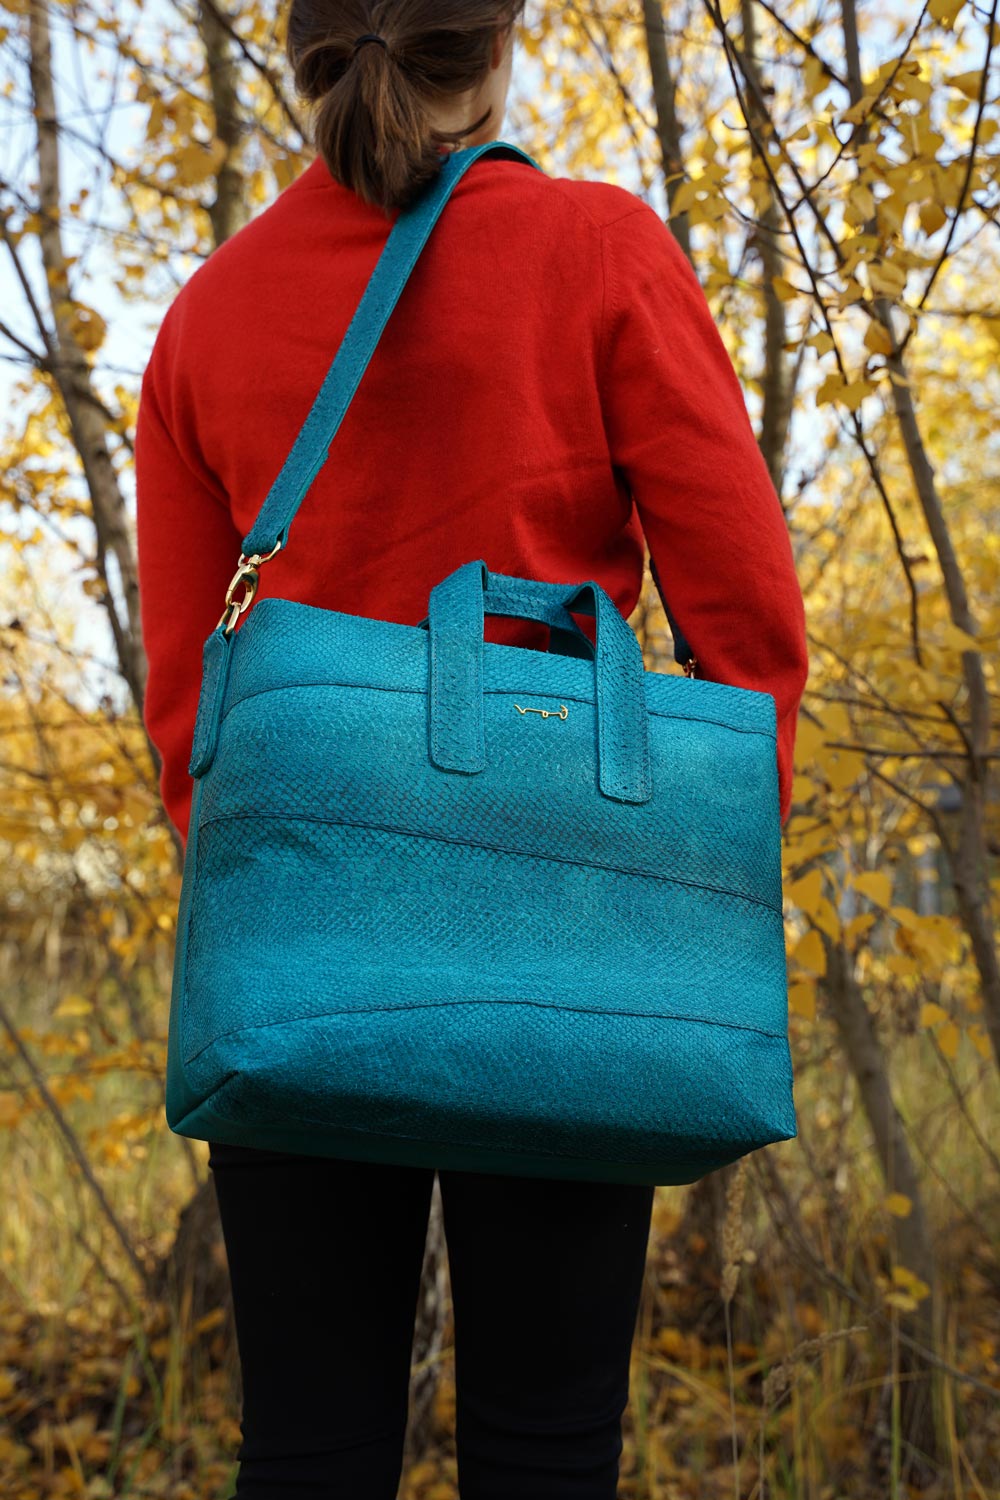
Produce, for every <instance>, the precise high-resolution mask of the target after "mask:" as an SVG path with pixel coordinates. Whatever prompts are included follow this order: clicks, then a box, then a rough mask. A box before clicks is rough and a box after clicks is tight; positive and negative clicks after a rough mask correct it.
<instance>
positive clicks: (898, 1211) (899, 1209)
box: [885, 1193, 913, 1219]
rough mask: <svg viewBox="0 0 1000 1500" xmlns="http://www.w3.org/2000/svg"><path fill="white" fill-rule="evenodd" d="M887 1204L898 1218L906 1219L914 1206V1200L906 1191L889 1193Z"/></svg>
mask: <svg viewBox="0 0 1000 1500" xmlns="http://www.w3.org/2000/svg"><path fill="white" fill-rule="evenodd" d="M885 1206H886V1208H887V1209H888V1211H889V1213H891V1214H893V1215H894V1216H895V1217H896V1218H897V1219H905V1218H907V1217H908V1215H909V1214H910V1211H911V1210H912V1208H913V1200H912V1199H911V1198H908V1197H907V1196H906V1194H905V1193H889V1195H888V1196H887V1198H886V1200H885Z"/></svg>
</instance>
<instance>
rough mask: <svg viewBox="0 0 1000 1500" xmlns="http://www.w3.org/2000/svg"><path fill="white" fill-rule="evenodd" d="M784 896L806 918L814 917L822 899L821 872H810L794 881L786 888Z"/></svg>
mask: <svg viewBox="0 0 1000 1500" xmlns="http://www.w3.org/2000/svg"><path fill="white" fill-rule="evenodd" d="M785 894H786V896H787V897H788V899H789V901H791V902H792V904H793V905H794V906H797V907H798V908H799V911H801V912H805V914H806V916H807V917H812V916H815V915H816V911H817V910H818V908H819V903H820V901H821V900H822V897H823V872H822V870H810V871H809V874H808V875H803V876H802V878H801V880H794V881H793V882H792V884H791V885H789V886H787V887H786V889H785Z"/></svg>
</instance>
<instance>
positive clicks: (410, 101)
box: [285, 0, 525, 212]
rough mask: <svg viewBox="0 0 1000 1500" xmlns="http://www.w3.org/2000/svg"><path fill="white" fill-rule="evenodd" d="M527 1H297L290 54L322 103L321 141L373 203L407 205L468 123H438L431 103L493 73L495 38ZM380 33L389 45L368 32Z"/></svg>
mask: <svg viewBox="0 0 1000 1500" xmlns="http://www.w3.org/2000/svg"><path fill="white" fill-rule="evenodd" d="M524 5H525V0H391V3H390V4H388V5H387V4H384V3H382V0H292V3H291V6H290V8H289V12H288V36H287V39H286V44H285V52H286V55H287V57H288V60H289V62H290V63H291V65H292V69H293V75H294V83H295V88H296V91H297V93H298V94H299V96H300V97H301V98H304V99H306V100H308V101H309V102H310V103H312V104H314V105H315V108H314V110H313V114H312V132H313V140H314V144H315V146H316V149H317V151H319V153H320V154H321V156H322V157H323V159H324V161H325V162H326V164H327V166H328V167H329V169H330V174H331V176H332V177H334V178H335V179H336V180H337V181H338V182H341V183H343V184H344V185H345V186H346V187H349V188H353V190H354V191H355V192H356V193H357V194H358V195H359V196H360V197H361V198H363V199H364V200H365V202H366V203H370V204H373V205H377V206H378V207H380V208H382V209H383V210H385V211H387V212H388V211H389V210H390V209H392V208H404V207H405V206H406V205H407V204H408V203H410V202H411V201H412V200H413V199H414V198H415V197H417V196H418V194H419V193H420V191H421V189H422V188H423V187H424V186H425V184H427V183H428V182H430V181H431V180H432V179H433V178H434V177H436V176H437V173H438V172H439V170H440V167H441V160H440V157H441V152H442V151H443V150H444V149H445V148H446V147H447V146H449V145H457V144H458V143H459V142H460V141H461V139H462V137H463V136H466V135H471V134H472V133H473V132H474V131H476V130H478V129H479V128H480V126H482V125H483V124H485V123H486V121H487V120H488V119H489V113H490V112H489V110H487V112H486V114H484V115H481V116H480V118H479V119H478V120H473V121H470V122H469V124H468V125H467V126H466V127H465V128H464V129H463V130H451V131H443V130H438V129H436V128H435V127H433V126H432V125H431V123H430V120H429V118H428V115H427V106H428V105H430V106H433V105H435V104H444V103H446V101H447V100H449V99H451V98H455V97H457V96H458V95H461V94H464V93H466V92H467V91H469V90H471V89H474V88H476V87H477V86H478V85H479V84H481V83H482V82H483V81H484V79H485V78H486V77H487V75H488V72H489V65H490V53H491V50H492V46H493V39H494V36H495V34H496V32H497V30H498V29H501V28H503V27H504V26H506V25H507V24H508V23H512V22H513V21H514V20H515V19H516V18H517V17H518V16H519V15H520V13H521V11H522V10H523V9H524ZM372 32H375V33H376V34H377V35H381V36H382V37H384V39H385V43H386V45H385V46H384V47H383V46H380V45H378V43H377V42H366V43H365V44H364V45H363V46H360V47H359V48H358V49H357V51H355V50H354V43H355V41H356V40H357V38H358V37H360V36H363V35H365V34H366V33H372Z"/></svg>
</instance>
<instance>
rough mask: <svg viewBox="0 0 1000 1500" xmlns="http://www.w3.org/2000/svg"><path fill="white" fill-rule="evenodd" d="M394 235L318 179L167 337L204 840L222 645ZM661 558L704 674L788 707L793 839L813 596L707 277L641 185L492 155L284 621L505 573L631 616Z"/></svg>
mask: <svg viewBox="0 0 1000 1500" xmlns="http://www.w3.org/2000/svg"><path fill="white" fill-rule="evenodd" d="M393 217H394V216H393ZM390 227H391V220H390V219H387V218H386V217H385V216H384V215H383V214H382V213H381V212H380V211H379V210H377V209H375V208H371V207H369V206H367V205H366V204H364V203H363V202H362V200H361V199H360V198H358V197H357V195H356V194H354V193H353V192H351V191H350V190H349V189H348V188H345V187H342V186H340V185H339V184H338V183H337V182H335V181H334V180H333V178H332V177H331V176H330V173H329V171H328V169H327V167H326V164H325V162H324V161H323V159H322V157H317V158H316V159H315V160H314V161H313V162H312V164H311V165H310V166H309V167H308V168H307V169H306V170H305V171H304V172H303V173H302V174H301V175H300V176H299V177H298V178H297V180H296V181H295V182H293V183H292V184H291V185H290V186H289V187H287V188H285V189H284V190H283V191H282V192H281V193H280V194H279V195H278V196H277V198H276V199H275V200H274V201H273V202H272V203H271V204H270V205H269V207H268V208H267V209H265V210H264V211H263V212H261V213H260V214H259V215H258V216H257V217H256V218H255V219H253V220H252V221H251V222H250V223H249V224H247V225H246V226H245V227H244V228H243V229H241V230H240V231H239V232H238V233H237V234H235V235H234V236H233V237H232V238H231V239H230V240H228V241H227V242H226V243H225V244H224V245H221V246H220V247H219V249H218V250H216V251H215V252H214V254H213V255H212V256H211V257H210V258H209V259H208V260H207V261H206V262H205V263H204V264H203V265H201V266H199V267H198V269H197V270H196V271H195V272H194V274H193V275H192V276H191V277H190V278H189V280H188V281H187V283H186V284H185V286H184V287H183V288H182V289H181V291H180V292H179V294H178V295H177V296H176V297H175V298H174V300H173V302H172V304H171V305H170V307H169V308H168V310H167V312H166V315H165V316H164V318H163V321H162V323H161V325H160V328H159V331H158V333H157V336H156V340H155V344H154V347H153V351H152V354H151V356H150V359H149V363H148V365H147V368H146V371H145V374H144V376H143V381H142V392H141V400H140V405H139V415H138V425H137V431H136V447H135V462H136V504H137V531H138V554H139V591H140V605H141V614H142V626H143V633H144V637H145V645H146V652H147V656H148V661H149V678H148V686H147V694H146V702H145V710H144V718H145V723H146V726H147V728H148V731H149V734H150V737H151V739H152V741H153V743H154V744H155V745H156V746H157V748H158V750H159V751H160V754H161V755H162V758H163V771H162V775H161V782H160V789H161V793H162V796H163V801H164V806H165V807H166V811H167V814H168V816H169V817H170V819H171V820H172V821H173V823H174V824H175V825H176V827H177V828H178V830H179V832H180V834H181V836H182V838H183V839H185V840H186V837H187V826H188V818H189V815H190V805H191V789H192V781H191V778H190V776H189V775H188V770H187V763H188V759H189V756H190V753H191V740H192V734H193V729H194V720H195V710H196V706H197V700H198V690H199V686H200V676H201V651H202V645H203V643H204V640H205V637H206V636H207V635H208V634H209V632H210V631H211V630H212V629H213V628H214V626H215V625H216V624H217V623H218V620H219V617H220V616H221V614H222V611H223V607H224V597H225V591H226V586H227V585H228V583H229V580H230V579H231V577H232V575H233V573H234V571H235V569H236V565H237V561H238V558H239V553H240V545H241V540H242V538H243V536H244V535H245V534H246V533H247V532H248V531H249V529H250V526H251V523H252V522H253V520H254V517H255V516H256V514H257V511H258V510H259V508H260V506H261V503H262V502H263V499H264V496H265V495H266V494H267V492H268V490H269V489H270V487H271V484H272V482H273V480H274V478H275V475H276V474H277V473H278V470H279V469H280V467H281V465H282V463H283V461H284V459H285V456H286V454H287V453H288V450H289V449H290V448H291V446H292V443H293V442H294V440H295V436H296V434H297V432H298V430H299V428H300V426H301V425H302V422H303V421H304V420H305V417H306V414H307V412H308V411H309V408H310V407H311V405H312V402H313V400H314V398H315V396H316V392H317V391H318V390H319V387H320V385H321V384H322V381H323V378H324V376H325V375H326V372H327V369H328V368H329V365H330V362H331V360H332V358H333V355H334V353H335V351H336V349H337V347H338V346H339V344H340V341H341V338H342V337H343V334H344V331H345V329H346V328H347V324H348V322H349V320H350V318H351V316H352V315H353V313H354V310H355V308H356V306H357V304H358V301H359V300H360V297H361V294H362V292H363V290H364V287H365V283H366V282H367V280H368V277H369V276H370V274H371V272H372V269H373V267H374V265H375V261H376V260H377V258H378V256H379V253H380V252H381V250H382V247H383V245H384V244H385V240H386V237H387V235H388V233H389V229H390ZM644 536H645V540H646V541H647V542H648V545H649V550H650V555H651V558H652V561H653V563H654V565H655V567H656V570H657V573H658V575H659V578H660V581H661V583H662V586H663V590H664V594H665V596H666V600H667V603H668V604H669V606H670V610H671V613H672V615H673V616H674V618H675V620H676V621H677V623H678V625H679V627H680V629H681V630H682V631H683V633H684V635H685V637H686V639H687V641H688V643H689V645H690V647H691V649H692V650H693V652H694V654H695V656H696V657H697V660H698V675H699V676H701V677H705V678H710V679H712V680H714V681H716V682H725V683H731V684H733V685H735V686H738V687H748V688H756V689H758V690H762V691H764V692H768V693H772V694H773V695H774V698H775V702H776V705H777V717H778V745H777V757H778V773H779V786H780V803H781V817H782V820H784V819H785V818H787V815H788V810H789V807H790V802H791V787H792V749H793V743H794V736H795V725H796V718H797V714H798V708H799V701H800V698H801V695H802V691H803V688H804V686H805V680H806V672H807V652H806V636H805V614H804V609H803V601H802V595H801V592H800V589H799V584H798V580H797V577H796V573H795V568H794V564H793V559H792V550H791V544H790V540H789V536H788V531H787V528H786V526H785V522H784V518H783V516H782V512H781V507H780V504H779V502H778V497H777V495H776V493H775V490H774V486H773V485H772V483H771V480H770V477H769V475H768V472H767V468H766V466H765V464H764V461H763V458H762V457H761V453H760V450H759V449H758V447H757V443H756V441H755V439H754V434H753V429H752V426H751V423H750V419H749V416H748V413H747V409H746V405H745V403H744V399H743V393H742V390H741V388H740V385H739V382H738V380H737V377H736V373H735V371H734V369H733V366H732V363H731V362H730V359H729V356H728V354H727V353H726V349H725V346H724V344H723V342H722V339H721V337H720V335H719V332H718V329H717V328H716V326H715V323H714V321H713V319H712V316H711V313H710V311H709V308H708V304H707V302H706V300H705V296H704V293H703V292H702V289H701V286H700V283H699V282H698V280H697V277H696V276H695V274H694V272H693V271H692V269H691V267H690V265H689V264H688V262H687V260H686V259H685V257H684V255H683V254H682V253H681V251H680V249H679V248H678V245H677V242H676V240H675V239H674V237H673V235H672V234H671V233H670V231H669V229H668V228H667V227H666V226H665V224H664V223H663V221H662V220H661V219H660V218H659V216H658V215H657V214H656V212H655V211H654V210H653V209H652V208H650V207H649V206H648V205H647V204H645V203H644V202H643V201H642V200H641V199H640V198H638V197H636V196H635V195H634V194H633V193H631V192H629V191H628V190H627V189H625V188H622V187H618V186H616V185H614V184H612V183H604V182H589V181H576V180H574V179H571V178H566V177H554V176H549V175H547V174H544V173H542V172H539V171H537V170H536V169H535V168H534V167H531V166H529V165H528V164H527V163H525V162H517V161H511V160H509V159H507V160H505V159H503V158H501V157H491V156H486V157H485V158H483V159H482V160H480V161H477V162H475V163H474V164H473V166H472V167H471V168H470V169H469V171H468V173H467V174H466V175H465V176H463V177H462V178H461V180H460V181H459V183H458V184H457V186H456V187H455V189H454V191H453V193H452V196H451V198H450V199H449V201H448V203H447V204H446V205H445V208H444V211H443V213H442V215H441V218H440V219H439V221H438V223H437V224H436V225H435V227H434V229H433V230H432V232H431V235H430V238H429V240H428V241H427V244H426V245H425V246H424V249H423V250H422V252H421V255H420V258H419V260H418V261H417V264H416V266H415V267H414V269H413V271H412V273H411V275H410V279H409V281H408V282H407V285H406V287H405V288H404V291H403V293H402V296H401V298H400V300H399V302H398V304H397V305H396V307H395V309H394V310H393V312H392V314H391V316H390V318H389V321H388V323H387V325H386V328H385V330H384V332H383V334H382V337H381V339H380V341H379V343H378V346H377V347H376V350H375V353H374V355H373V356H372V359H371V362H370V364H369V365H368V368H367V370H366V371H365V373H364V375H363V376H362V379H361V384H360V386H359V387H358V390H357V392H356V394H355V396H354V399H353V401H352V402H351V405H350V407H349V409H348V411H347V414H346V416H345V417H344V420H343V422H342V423H341V426H340V429H339V431H338V432H337V435H336V437H335V439H334V441H333V444H332V448H331V452H330V456H329V457H328V459H327V460H326V462H325V464H324V465H323V467H322V468H321V470H320V471H319V474H318V475H317V477H316V479H315V480H314V482H313V484H312V486H311V488H310V489H309V491H308V493H307V494H306V497H305V499H304V500H303V502H302V505H301V507H300V509H299V511H298V513H297V515H296V518H295V521H294V522H293V524H292V527H291V531H290V534H289V538H288V543H287V547H286V548H283V549H282V550H281V551H280V552H278V553H277V554H276V556H275V557H274V558H272V559H271V560H270V561H269V562H267V563H265V564H264V565H263V566H262V568H261V570H260V584H259V588H258V594H257V599H258V600H260V599H261V598H262V597H264V596H266V595H268V594H274V595H278V596H282V597H285V598H289V599H297V600H300V601H302V602H304V603H307V604H314V605H320V606H323V607H325V608H328V609H333V610H342V611H346V612H348V613H351V614H357V615H368V616H372V617H375V618H379V619H384V620H395V621H398V622H400V623H403V624H413V625H415V624H416V623H417V621H418V620H421V619H422V618H423V617H424V615H426V613H427V596H428V593H429V591H430V589H431V588H432V587H433V586H434V584H436V583H437V582H438V581H439V580H440V579H441V578H443V577H444V576H445V575H446V574H447V573H449V572H451V571H452V569H454V568H457V567H458V566H459V565H460V564H461V563H464V562H467V561H469V560H470V559H471V558H478V557H481V558H483V559H484V560H485V562H486V565H487V567H489V568H491V569H493V570H494V571H496V572H499V573H508V574H516V575H518V576H521V577H525V578H538V579H544V580H548V581H550V582H555V583H579V582H583V581H585V580H588V579H594V580H595V581H596V582H597V583H599V584H601V585H602V587H603V588H605V589H606V590H607V592H608V593H609V594H610V595H611V597H612V598H613V599H614V600H615V603H616V604H617V605H618V608H619V609H620V611H621V613H622V614H623V615H624V616H625V617H626V618H627V617H628V616H629V615H630V614H631V612H632V610H633V609H634V608H635V605H636V602H637V600H638V597H639V592H640V587H641V583H642V569H643V560H644V559H643V538H644ZM245 618H246V616H245V615H244V616H242V617H241V619H245ZM579 618H580V620H581V624H583V626H584V629H586V630H587V632H588V634H589V635H590V637H591V639H593V626H592V622H590V623H589V625H588V620H587V617H579ZM239 628H240V627H239V626H237V629H239ZM486 639H487V640H489V641H498V642H503V643H507V644H515V645H523V646H536V647H539V648H541V649H544V647H545V645H546V643H547V640H548V631H547V628H546V627H545V626H543V625H537V624H533V623H530V622H526V621H521V620H514V619H507V618H503V617H497V616H492V615H491V616H488V617H487V620H486ZM677 670H678V671H679V670H680V668H679V667H678V668H677Z"/></svg>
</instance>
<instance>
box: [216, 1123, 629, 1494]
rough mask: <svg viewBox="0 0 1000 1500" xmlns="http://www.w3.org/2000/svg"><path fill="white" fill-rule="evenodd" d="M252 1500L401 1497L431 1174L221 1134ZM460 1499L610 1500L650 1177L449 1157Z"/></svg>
mask: <svg viewBox="0 0 1000 1500" xmlns="http://www.w3.org/2000/svg"><path fill="white" fill-rule="evenodd" d="M209 1164H210V1166H211V1168H212V1172H213V1177H214V1181H215V1189H216V1193H217V1196H218V1202H219V1210H220V1214H221V1217H222V1226H223V1232H224V1235H225V1241H226V1250H227V1254H228V1257H229V1269H230V1276H231V1279H232V1287H233V1301H234V1308H235V1315H236V1333H237V1342H238V1345H239V1354H240V1363H241V1367H242V1372H243V1425H242V1432H243V1441H242V1445H241V1447H240V1452H239V1457H240V1473H239V1480H238V1484H237V1490H236V1495H237V1496H238V1497H240V1500H292V1497H299V1496H309V1497H316V1500H319V1497H320V1496H323V1497H324V1500H395V1496H396V1492H397V1487H398V1485H399V1481H400V1470H401V1463H402V1447H403V1438H404V1433H405V1426H406V1415H407V1398H408V1390H409V1376H410V1361H411V1352H412V1340H413V1329H414V1319H415V1315H416V1303H417V1292H418V1287H419V1281H420V1271H421V1264H422V1257H423V1250H424V1240H425V1235H426V1229H427V1217H428V1211H429V1207H430V1196H431V1187H432V1184H433V1180H434V1172H433V1169H431V1168H422V1167H396V1166H386V1165H381V1164H370V1163H363V1162H349V1161H341V1160H331V1159H328V1158H322V1157H307V1156H297V1155H296V1156H293V1155H286V1154H284V1153H278V1152H269V1151H257V1150H250V1149H248V1148H246V1147H233V1146H223V1145H218V1144H214V1143H213V1144H212V1146H211V1150H210V1156H209ZM439 1176H440V1182H441V1202H442V1209H443V1214H444V1229H445V1237H446V1240H447V1249H448V1262H449V1269H450V1276H451V1287H452V1303H453V1310H454V1327H455V1383H456V1403H457V1410H456V1442H457V1457H458V1480H459V1488H460V1493H461V1500H557V1497H558V1500H614V1496H615V1493H616V1488H617V1476H618V1461H619V1457H620V1454H621V1446H622V1443H621V1417H622V1412H623V1410H624V1407H625V1403H626V1400H627V1397H628V1379H629V1355H630V1351H631V1346H632V1339H633V1335H634V1331H635V1323H636V1316H637V1313H638V1307H639V1295H640V1289H641V1285H642V1277H643V1267H644V1263H645V1257H646V1247H647V1241H648V1236H649V1226H650V1214H651V1209H652V1201H653V1189H652V1188H651V1187H632V1186H612V1185H610V1184H604V1183H592V1182H566V1181H556V1180H551V1179H541V1178H537V1179H528V1178H517V1177H502V1176H498V1175H493V1174H487V1173H477V1172H457V1171H448V1170H442V1171H441V1172H440V1174H439Z"/></svg>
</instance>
